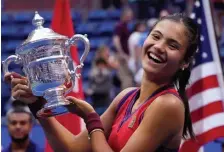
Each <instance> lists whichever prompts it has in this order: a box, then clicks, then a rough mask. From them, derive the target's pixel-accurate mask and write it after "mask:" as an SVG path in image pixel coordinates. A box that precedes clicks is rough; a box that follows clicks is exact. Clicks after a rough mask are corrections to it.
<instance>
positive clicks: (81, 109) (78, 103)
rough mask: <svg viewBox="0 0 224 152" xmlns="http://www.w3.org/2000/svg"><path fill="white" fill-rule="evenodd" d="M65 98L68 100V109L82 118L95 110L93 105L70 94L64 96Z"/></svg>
mask: <svg viewBox="0 0 224 152" xmlns="http://www.w3.org/2000/svg"><path fill="white" fill-rule="evenodd" d="M66 100H68V101H69V102H70V105H69V106H67V108H68V110H69V111H70V112H71V113H73V114H77V115H78V116H80V117H81V118H83V119H85V118H86V116H87V115H88V114H89V113H92V112H95V110H94V109H93V107H92V106H91V105H90V104H89V103H87V102H86V101H83V100H81V99H77V98H75V97H71V96H68V97H66Z"/></svg>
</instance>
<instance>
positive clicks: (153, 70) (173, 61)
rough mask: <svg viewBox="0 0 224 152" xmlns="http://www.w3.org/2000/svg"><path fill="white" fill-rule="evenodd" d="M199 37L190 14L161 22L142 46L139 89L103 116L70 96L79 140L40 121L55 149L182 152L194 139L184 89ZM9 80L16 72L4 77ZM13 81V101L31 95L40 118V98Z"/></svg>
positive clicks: (21, 80) (129, 90)
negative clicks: (184, 142)
mask: <svg viewBox="0 0 224 152" xmlns="http://www.w3.org/2000/svg"><path fill="white" fill-rule="evenodd" d="M198 38H199V33H198V28H197V25H196V24H195V23H194V22H193V20H191V19H190V18H188V17H186V16H185V15H183V14H174V15H169V16H165V17H163V18H161V19H160V20H159V21H158V22H157V23H156V24H155V26H154V27H153V28H152V31H151V32H150V34H149V35H148V37H147V38H146V40H145V42H144V45H143V49H142V67H143V69H144V74H143V78H142V82H141V86H140V87H139V88H127V89H125V90H123V91H122V92H121V93H119V94H118V95H117V97H116V98H115V99H114V100H113V102H112V103H111V105H110V106H109V108H108V109H107V110H106V112H105V113H104V114H103V115H102V116H101V117H99V116H98V115H97V114H96V113H95V110H94V109H93V107H92V106H91V105H89V104H88V103H87V102H84V101H81V100H79V99H76V98H74V97H68V98H67V100H69V101H70V102H71V103H73V105H72V106H70V107H68V108H69V110H70V112H72V113H75V114H77V115H79V116H80V117H82V118H83V119H84V120H85V122H86V126H87V130H85V131H83V132H82V133H80V134H79V135H77V136H75V135H73V134H71V133H70V132H69V131H67V130H66V129H65V128H64V127H63V126H62V125H61V124H59V123H58V122H57V120H56V119H54V118H39V121H40V124H41V125H42V127H43V129H44V131H45V134H46V136H47V139H48V141H49V143H50V144H51V146H52V148H53V149H54V150H56V151H78V152H85V151H91V150H92V151H95V152H111V151H115V152H119V151H122V152H139V151H141V152H144V151H145V152H155V151H156V152H177V151H178V148H179V145H180V142H181V139H182V137H186V136H188V135H190V137H192V138H194V133H193V130H192V123H191V118H190V112H189V105H188V100H187V97H186V94H185V88H186V85H187V83H188V79H189V77H190V70H191V61H192V58H193V56H194V54H195V52H196V51H197V45H198ZM10 77H13V73H8V74H6V76H5V78H10ZM11 83H12V88H13V89H12V95H13V97H14V98H26V99H27V96H28V94H29V95H30V96H29V97H32V100H30V101H29V102H30V105H29V107H30V109H31V111H33V113H34V114H35V109H38V108H40V106H39V105H38V104H39V103H40V102H34V101H35V100H37V98H36V99H35V100H34V96H32V94H30V89H29V88H28V87H27V83H26V82H25V81H24V78H22V77H21V78H19V77H17V78H13V79H11ZM99 87H100V86H99ZM30 99H31V98H30ZM26 101H28V100H26ZM71 121H72V120H71ZM89 137H90V140H89Z"/></svg>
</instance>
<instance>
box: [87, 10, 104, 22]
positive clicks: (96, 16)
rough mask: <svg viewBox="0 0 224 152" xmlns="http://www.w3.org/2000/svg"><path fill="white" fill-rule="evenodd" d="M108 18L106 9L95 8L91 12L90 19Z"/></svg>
mask: <svg viewBox="0 0 224 152" xmlns="http://www.w3.org/2000/svg"><path fill="white" fill-rule="evenodd" d="M107 18H108V15H107V11H105V10H93V11H90V12H89V16H88V20H89V21H99V20H106V19H107Z"/></svg>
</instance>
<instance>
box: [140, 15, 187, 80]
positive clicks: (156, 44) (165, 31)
mask: <svg viewBox="0 0 224 152" xmlns="http://www.w3.org/2000/svg"><path fill="white" fill-rule="evenodd" d="M187 46H188V37H187V30H186V28H185V26H184V25H183V24H182V23H179V22H175V21H172V20H168V19H165V20H162V21H160V22H159V23H157V25H156V26H155V27H154V29H153V30H152V31H151V33H150V34H149V36H148V37H147V38H146V40H145V42H144V45H143V49H142V66H143V69H144V70H145V72H146V74H147V76H148V77H149V78H150V77H152V78H154V79H161V80H170V79H171V77H172V76H173V75H174V74H175V73H176V71H177V70H178V69H180V68H182V67H183V65H184V62H183V58H184V55H185V52H186V49H187Z"/></svg>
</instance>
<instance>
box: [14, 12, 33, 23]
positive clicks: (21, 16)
mask: <svg viewBox="0 0 224 152" xmlns="http://www.w3.org/2000/svg"><path fill="white" fill-rule="evenodd" d="M13 16H14V21H16V22H31V23H32V19H33V17H34V12H29V11H27V12H16V13H14V14H13Z"/></svg>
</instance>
